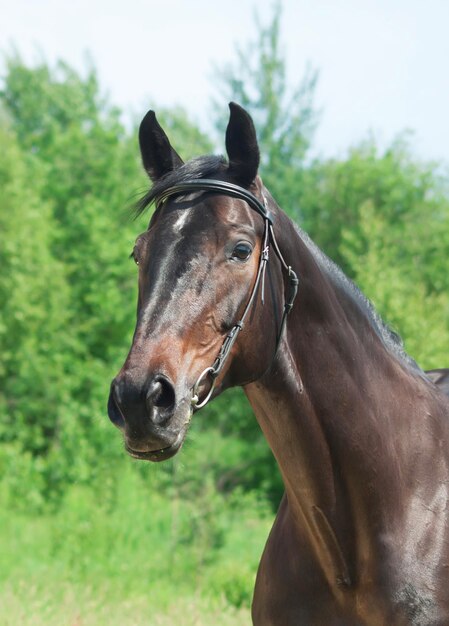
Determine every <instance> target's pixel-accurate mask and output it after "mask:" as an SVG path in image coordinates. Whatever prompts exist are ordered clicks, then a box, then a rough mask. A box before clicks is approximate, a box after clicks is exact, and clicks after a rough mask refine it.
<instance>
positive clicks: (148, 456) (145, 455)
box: [125, 427, 187, 463]
mask: <svg viewBox="0 0 449 626" xmlns="http://www.w3.org/2000/svg"><path fill="white" fill-rule="evenodd" d="M186 434H187V427H186V428H183V429H182V430H181V431H180V432H179V433H178V436H177V437H176V439H175V441H174V442H173V443H171V444H170V445H169V446H166V447H165V448H159V449H153V450H135V449H133V448H132V447H131V446H130V445H129V444H128V443H127V442H126V441H125V450H126V451H127V453H128V454H129V455H130V456H132V457H133V459H139V460H140V461H152V462H153V463H159V462H160V461H166V460H167V459H170V458H171V457H172V456H175V454H176V453H177V452H179V450H180V449H181V447H182V444H183V443H184V439H185V436H186Z"/></svg>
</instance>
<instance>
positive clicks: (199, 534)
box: [0, 463, 272, 626]
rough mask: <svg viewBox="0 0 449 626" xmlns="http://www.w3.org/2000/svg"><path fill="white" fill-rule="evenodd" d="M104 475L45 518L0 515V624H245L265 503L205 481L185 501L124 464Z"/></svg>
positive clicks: (10, 512)
mask: <svg viewBox="0 0 449 626" xmlns="http://www.w3.org/2000/svg"><path fill="white" fill-rule="evenodd" d="M111 472H112V475H113V477H114V480H109V482H108V485H109V487H108V488H104V489H101V488H100V487H99V485H97V486H91V487H86V486H79V485H74V486H71V487H70V488H68V489H67V492H66V493H65V496H64V499H63V501H62V502H61V503H60V504H59V506H58V507H57V508H56V509H55V510H53V511H50V510H44V511H43V512H40V513H35V512H34V513H33V512H32V511H23V510H22V511H18V510H14V509H12V508H11V507H9V508H7V507H3V508H2V509H1V510H0V529H1V530H0V626H18V625H20V626H22V625H23V626H26V625H28V624H29V625H30V626H31V624H32V625H33V626H40V625H41V624H42V625H44V624H45V626H52V625H53V624H54V625H56V624H57V625H58V626H65V625H67V626H91V625H92V626H94V625H95V626H101V625H102V624H105V625H106V624H107V625H108V626H114V625H117V626H118V625H119V624H120V626H128V625H129V626H131V625H136V626H140V625H142V626H143V625H145V626H148V625H150V626H152V625H154V626H165V625H167V626H168V625H169V624H175V623H176V624H181V625H182V626H194V625H195V626H203V625H204V626H206V625H208V626H210V624H214V625H217V626H220V625H223V626H228V625H235V626H240V625H243V624H249V623H250V609H249V607H250V603H251V597H252V591H253V586H254V577H255V573H256V570H257V565H258V562H259V559H260V555H261V553H262V549H263V546H264V543H265V541H266V538H267V535H268V531H269V527H270V525H271V519H272V515H271V513H270V512H269V510H268V506H267V505H263V504H261V503H260V502H258V501H257V499H256V498H255V496H253V495H251V494H250V495H248V494H246V495H245V494H241V493H240V494H236V493H234V494H233V495H232V496H231V497H228V498H225V497H224V496H223V495H221V494H219V493H217V492H216V491H215V490H214V488H213V486H212V485H211V484H209V483H208V482H207V480H204V484H201V485H199V486H198V489H197V492H196V495H195V497H194V498H184V497H182V496H181V495H180V494H179V493H178V492H177V488H176V481H174V483H173V484H172V487H171V492H170V490H169V489H167V485H164V488H163V489H161V484H160V483H161V480H166V479H164V478H163V476H158V474H157V473H154V474H148V475H142V472H141V469H140V467H139V468H137V467H135V466H133V464H130V463H127V464H125V463H124V464H123V467H121V468H119V469H118V470H117V471H115V472H114V471H113V470H111ZM101 484H106V483H101Z"/></svg>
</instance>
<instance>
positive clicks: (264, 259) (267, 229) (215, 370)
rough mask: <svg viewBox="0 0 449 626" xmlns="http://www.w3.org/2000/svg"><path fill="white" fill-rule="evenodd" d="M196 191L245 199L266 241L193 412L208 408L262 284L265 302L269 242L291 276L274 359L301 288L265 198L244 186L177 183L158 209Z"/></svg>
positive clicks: (160, 197) (201, 378) (213, 182)
mask: <svg viewBox="0 0 449 626" xmlns="http://www.w3.org/2000/svg"><path fill="white" fill-rule="evenodd" d="M195 191H205V192H208V191H209V192H214V193H221V194H223V195H227V196H231V197H233V198H239V199H241V200H245V202H246V203H247V204H248V205H249V206H250V207H251V208H252V209H253V210H254V211H256V212H257V213H259V215H261V216H262V217H263V219H264V232H263V238H262V246H261V250H260V257H259V266H258V269H257V275H256V280H255V282H254V285H253V288H252V291H251V295H250V297H249V299H248V302H247V303H246V306H245V309H244V311H243V314H242V317H241V318H240V320H239V321H238V322H236V323H235V324H234V326H233V327H232V328H231V330H230V331H229V333H228V334H227V335H226V337H225V339H224V341H223V344H222V346H221V348H220V352H219V353H218V355H217V357H216V359H215V361H214V362H213V364H212V366H210V367H207V368H206V369H205V370H203V371H202V372H201V374H200V375H199V377H198V379H197V381H196V383H195V384H194V386H193V389H192V399H191V404H192V407H193V409H194V410H196V409H200V408H202V407H203V406H205V405H206V404H207V403H208V402H209V400H210V398H211V397H212V394H213V392H214V389H215V384H216V381H217V378H218V376H219V374H220V372H221V371H222V369H223V367H224V364H225V362H226V360H227V358H228V356H229V354H230V352H231V350H232V347H233V346H234V344H235V342H236V340H237V337H238V335H239V332H240V331H241V330H242V328H243V326H244V324H245V320H246V317H247V315H248V313H249V311H250V309H251V307H252V305H253V303H254V300H255V298H256V294H257V291H258V289H259V286H260V285H262V303H263V301H264V281H265V271H266V266H267V263H268V260H269V248H270V242H271V243H272V244H273V248H274V251H275V253H276V255H277V257H278V258H279V260H280V262H281V265H282V267H283V268H284V270H286V271H287V273H288V277H289V291H288V294H287V297H286V300H285V304H284V310H283V313H282V319H281V324H280V327H279V332H278V335H277V338H276V346H275V349H274V353H273V360H274V358H275V356H276V354H277V351H278V348H279V344H280V342H281V339H282V334H283V331H284V327H285V324H286V321H287V316H288V314H289V313H290V311H291V309H292V307H293V303H294V301H295V298H296V294H297V292H298V285H299V280H298V277H297V275H296V273H295V272H294V271H293V270H292V268H291V266H290V265H287V263H286V262H285V259H284V257H283V256H282V253H281V251H280V249H279V245H278V243H277V240H276V236H275V234H274V230H273V215H272V214H271V212H270V211H269V210H268V208H267V201H266V198H265V197H264V198H263V200H264V202H263V204H262V202H260V200H259V199H258V198H257V197H256V196H255V195H254V194H253V193H251V192H250V191H248V190H247V189H244V188H243V187H240V186H239V185H234V184H233V183H228V182H226V181H221V180H214V179H208V178H199V179H196V180H186V181H184V182H181V183H176V184H174V185H173V186H172V187H168V188H167V189H165V190H164V191H162V192H161V193H160V194H159V195H158V196H157V198H156V199H155V202H156V207H157V208H160V207H161V206H162V205H163V204H164V202H165V201H166V200H168V198H171V197H172V196H175V195H180V194H188V193H192V192H195ZM207 376H210V378H211V379H212V383H211V386H210V388H209V391H208V393H207V395H206V397H205V398H203V400H201V402H200V400H199V388H200V386H201V383H202V382H203V381H204V380H205V379H206V378H207Z"/></svg>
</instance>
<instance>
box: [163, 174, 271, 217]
mask: <svg viewBox="0 0 449 626" xmlns="http://www.w3.org/2000/svg"><path fill="white" fill-rule="evenodd" d="M194 191H213V192H215V193H222V194H223V195H225V196H231V197H232V198H240V199H241V200H245V201H246V202H247V203H248V204H249V205H250V207H251V208H252V209H254V211H256V212H257V213H259V214H260V215H261V216H262V217H263V218H264V219H265V220H268V221H269V222H270V224H272V223H273V216H272V214H271V213H270V211H269V210H268V209H267V206H266V202H264V204H262V202H261V201H260V200H259V198H257V197H256V196H255V195H254V194H253V193H251V192H250V191H248V190H247V189H245V188H244V187H240V186H239V185H234V183H228V182H226V181H224V180H214V179H212V178H198V179H196V180H195V179H194V180H186V181H184V182H182V183H176V184H175V185H173V186H172V187H169V188H168V189H165V190H164V191H161V193H160V194H159V196H158V197H157V198H156V207H157V208H159V207H160V206H161V205H162V204H163V203H164V202H165V201H166V200H167V199H168V198H170V197H171V196H174V195H179V194H181V193H191V192H194Z"/></svg>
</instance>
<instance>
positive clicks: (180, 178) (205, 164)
mask: <svg viewBox="0 0 449 626" xmlns="http://www.w3.org/2000/svg"><path fill="white" fill-rule="evenodd" d="M226 166H227V161H226V159H225V158H224V157H223V156H217V155H206V156H200V157H197V158H195V159H191V160H190V161H187V163H184V164H183V165H181V167H178V168H177V169H175V170H172V171H171V172H168V173H167V174H165V175H164V176H162V178H160V179H159V180H158V181H156V182H155V183H154V185H153V186H152V187H151V189H150V190H149V191H147V192H146V194H145V195H144V196H143V198H142V199H141V200H139V201H138V203H137V206H136V217H137V216H139V215H141V214H142V213H143V212H144V211H145V209H146V208H147V207H149V206H150V205H151V204H152V203H153V202H154V201H155V199H156V198H157V197H158V196H159V195H160V194H161V193H163V192H164V191H165V190H166V189H169V187H172V186H173V185H176V184H177V183H183V182H185V181H186V180H192V179H198V178H211V177H212V176H213V175H216V174H217V172H218V171H220V170H224V169H225V167H226Z"/></svg>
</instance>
